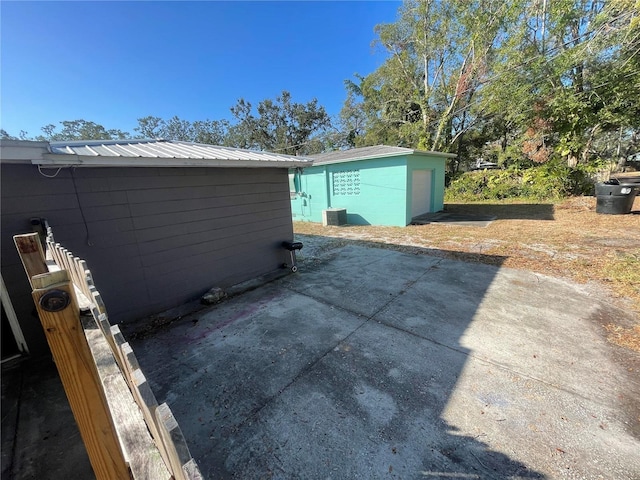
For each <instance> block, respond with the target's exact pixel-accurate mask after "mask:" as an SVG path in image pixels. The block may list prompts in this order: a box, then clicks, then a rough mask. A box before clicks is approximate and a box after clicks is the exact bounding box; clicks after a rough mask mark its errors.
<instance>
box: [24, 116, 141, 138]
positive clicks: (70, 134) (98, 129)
mask: <svg viewBox="0 0 640 480" xmlns="http://www.w3.org/2000/svg"><path fill="white" fill-rule="evenodd" d="M60 125H62V128H61V129H59V130H58V127H57V126H56V125H54V124H49V125H45V126H44V127H42V132H43V133H44V135H38V136H37V137H36V138H35V139H36V140H46V141H54V142H55V141H61V140H119V139H123V138H129V136H130V135H129V133H127V132H123V131H122V130H118V129H116V128H114V129H110V130H107V129H106V128H105V127H103V126H102V125H100V124H98V123H95V122H90V121H87V120H65V121H62V122H60ZM25 137H26V135H25Z"/></svg>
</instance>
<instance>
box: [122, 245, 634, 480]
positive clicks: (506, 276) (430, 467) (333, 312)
mask: <svg viewBox="0 0 640 480" xmlns="http://www.w3.org/2000/svg"><path fill="white" fill-rule="evenodd" d="M303 241H304V242H305V244H306V245H305V249H304V250H303V252H304V257H305V259H304V261H302V262H301V265H300V271H299V272H298V273H297V274H295V275H290V276H288V277H286V278H283V279H281V280H278V281H275V282H273V283H270V284H268V285H266V286H263V287H260V288H258V289H256V290H253V291H251V292H248V293H245V294H243V295H240V296H238V297H235V298H232V299H229V300H227V301H226V302H223V303H221V304H219V305H217V306H214V307H212V308H209V309H207V310H205V311H201V312H199V313H198V314H194V315H192V316H187V317H185V318H183V319H182V320H180V321H179V322H176V323H173V324H172V325H170V326H169V327H165V328H164V329H160V330H158V331H156V332H154V333H153V334H152V335H149V336H147V337H145V338H141V339H138V340H135V341H133V342H132V343H133V344H134V348H135V350H136V353H137V355H138V357H139V360H140V362H141V364H142V368H143V371H144V372H145V374H146V375H147V377H148V378H149V380H150V383H151V385H152V387H153V388H154V391H155V392H156V395H157V397H158V400H159V401H160V402H163V401H166V402H168V403H169V405H170V406H171V408H172V410H173V411H174V414H175V415H176V417H177V419H178V421H179V423H180V425H181V427H182V430H183V432H184V434H185V436H186V438H187V441H188V443H189V445H190V449H191V453H192V454H193V456H194V457H195V458H196V460H197V461H198V463H199V465H200V468H201V470H202V472H203V474H204V475H205V477H206V478H242V479H251V478H281V479H291V478H312V479H316V478H317V479H328V478H333V479H352V478H366V479H375V478H401V479H411V478H462V479H467V478H482V479H484V478H589V479H591V478H616V479H637V478H640V435H639V433H640V426H639V422H640V419H639V414H640V401H639V400H638V399H639V398H640V387H639V384H638V371H639V369H640V360H639V358H638V356H637V355H635V354H633V352H630V351H625V350H622V349H620V348H618V347H613V346H612V345H610V344H608V343H607V342H606V339H605V338H604V335H603V329H602V324H603V323H607V319H608V318H610V317H611V316H612V315H615V316H616V317H617V318H618V320H619V321H622V322H624V321H629V322H631V321H636V320H637V319H634V318H631V317H630V315H629V314H625V312H624V311H622V310H618V309H615V308H613V307H611V306H610V305H609V304H607V303H606V301H605V300H603V299H600V298H598V297H597V296H595V295H594V292H593V291H590V290H589V289H587V288H586V287H581V286H576V285H574V284H571V283H568V282H565V281H561V280H557V279H552V278H548V277H544V276H542V275H536V274H532V273H528V272H524V271H516V270H510V269H506V268H500V267H499V266H490V265H482V264H472V263H464V262H457V261H452V260H445V259H441V258H436V257H434V256H429V255H413V254H404V253H399V252H395V251H391V250H388V249H382V248H365V247H362V246H353V245H346V246H338V247H336V248H333V249H331V248H325V247H323V245H322V244H321V243H320V241H319V240H318V239H316V238H312V237H308V238H305V239H303ZM492 260H493V263H494V264H496V265H499V264H500V261H501V259H500V258H494V259H492ZM625 316H626V320H625Z"/></svg>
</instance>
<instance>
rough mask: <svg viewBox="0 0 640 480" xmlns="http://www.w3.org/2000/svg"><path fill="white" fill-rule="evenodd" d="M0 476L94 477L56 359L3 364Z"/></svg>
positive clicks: (19, 478)
mask: <svg viewBox="0 0 640 480" xmlns="http://www.w3.org/2000/svg"><path fill="white" fill-rule="evenodd" d="M1 408H2V476H1V478H2V479H7V480H22V479H25V480H26V479H34V478H38V479H56V478H82V479H92V478H95V475H94V474H93V470H92V469H91V464H90V463H89V457H88V456H87V452H86V450H85V447H84V444H83V443H82V438H81V437H80V432H79V431H78V427H77V426H76V423H75V420H74V418H73V414H72V413H71V407H70V406H69V403H68V401H67V397H66V395H65V392H64V388H63V387H62V383H61V382H60V377H59V376H58V371H57V369H56V366H55V364H54V363H53V361H51V359H50V358H48V357H41V358H27V359H23V360H21V361H14V362H12V363H5V364H3V365H2V407H1Z"/></svg>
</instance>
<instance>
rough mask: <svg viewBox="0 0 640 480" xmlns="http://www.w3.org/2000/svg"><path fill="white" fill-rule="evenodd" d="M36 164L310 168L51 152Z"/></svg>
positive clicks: (273, 163)
mask: <svg viewBox="0 0 640 480" xmlns="http://www.w3.org/2000/svg"><path fill="white" fill-rule="evenodd" d="M31 163H32V164H34V165H42V166H51V167H210V168H293V167H304V166H310V165H311V162H308V161H297V160H292V161H270V160H219V159H207V158H156V157H154V158H145V157H136V158H133V157H106V156H101V157H88V156H81V155H63V154H56V153H49V154H44V155H42V159H32V161H31Z"/></svg>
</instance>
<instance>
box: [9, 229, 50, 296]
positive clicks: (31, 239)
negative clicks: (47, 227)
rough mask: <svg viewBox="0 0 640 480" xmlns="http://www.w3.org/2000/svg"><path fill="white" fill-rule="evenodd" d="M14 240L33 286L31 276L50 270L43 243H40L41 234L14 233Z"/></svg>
mask: <svg viewBox="0 0 640 480" xmlns="http://www.w3.org/2000/svg"><path fill="white" fill-rule="evenodd" d="M13 241H14V243H15V244H16V248H17V249H18V254H19V255H20V260H21V261H22V265H23V266H24V271H25V272H27V277H28V278H29V283H30V284H31V286H32V287H33V284H32V283H31V277H33V276H34V275H40V274H41V273H46V272H48V271H49V268H48V267H47V262H46V260H45V256H44V251H43V250H42V244H41V243H40V236H39V235H38V234H37V233H35V232H34V233H25V234H23V235H14V236H13Z"/></svg>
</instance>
